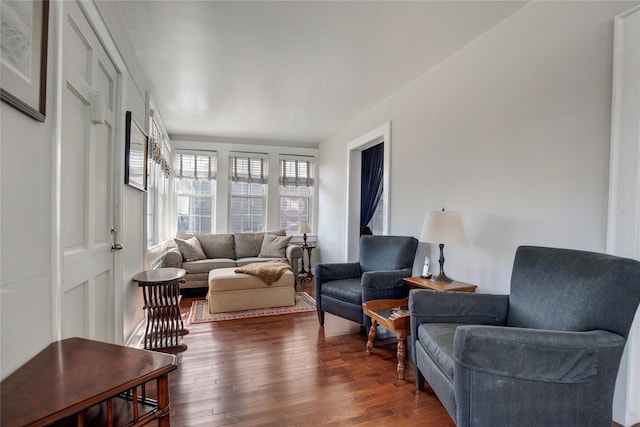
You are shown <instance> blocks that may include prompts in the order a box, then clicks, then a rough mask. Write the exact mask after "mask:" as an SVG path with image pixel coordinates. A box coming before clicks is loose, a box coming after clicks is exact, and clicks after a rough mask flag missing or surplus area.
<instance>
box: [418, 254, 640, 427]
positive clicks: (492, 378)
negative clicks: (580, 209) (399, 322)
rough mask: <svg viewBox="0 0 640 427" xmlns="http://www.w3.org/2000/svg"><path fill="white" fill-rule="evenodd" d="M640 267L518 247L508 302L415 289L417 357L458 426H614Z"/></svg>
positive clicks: (421, 376)
mask: <svg viewBox="0 0 640 427" xmlns="http://www.w3.org/2000/svg"><path fill="white" fill-rule="evenodd" d="M639 303H640V262H638V261H635V260H631V259H625V258H618V257H615V256H611V255H604V254H597V253H592V252H584V251H575V250H569V249H554V248H540V247H526V246H523V247H520V248H518V250H517V252H516V256H515V261H514V265H513V273H512V276H511V294H510V295H489V294H463V293H450V292H434V291H427V290H413V291H411V294H410V296H409V310H410V312H411V341H412V346H411V352H412V358H413V361H414V363H415V365H416V374H417V375H416V383H417V386H418V388H419V389H420V390H424V380H425V379H426V380H427V381H428V383H429V385H430V386H431V388H432V389H433V391H434V392H435V393H436V395H437V396H438V398H440V401H441V402H442V404H443V405H444V407H445V408H446V409H447V411H448V412H449V415H451V417H452V418H453V420H454V421H455V423H456V425H457V426H458V427H463V426H467V427H468V426H473V427H485V426H486V427H493V426H505V427H508V426H518V427H521V426H535V427H541V426H554V427H555V426H602V427H609V426H611V418H612V401H613V390H614V386H615V382H616V373H617V372H618V366H619V364H620V358H621V356H622V350H623V348H624V345H625V340H626V338H627V335H628V333H629V328H630V327H631V322H632V321H633V317H634V314H635V312H636V310H637V307H638V304H639Z"/></svg>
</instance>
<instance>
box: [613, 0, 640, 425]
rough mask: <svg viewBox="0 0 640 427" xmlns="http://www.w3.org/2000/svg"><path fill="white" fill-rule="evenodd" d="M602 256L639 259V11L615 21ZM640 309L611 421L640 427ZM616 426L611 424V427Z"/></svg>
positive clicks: (622, 15) (625, 350)
mask: <svg viewBox="0 0 640 427" xmlns="http://www.w3.org/2000/svg"><path fill="white" fill-rule="evenodd" d="M611 98H612V100H611V103H612V105H611V153H610V164H609V206H608V218H607V242H606V251H607V253H610V254H614V255H618V256H624V257H629V258H635V259H640V126H638V119H639V118H640V6H636V7H634V8H632V9H630V10H628V11H625V12H623V13H621V14H620V15H618V16H616V17H615V20H614V44H613V86H612V96H611ZM639 356H640V310H639V311H638V312H636V317H635V319H634V322H633V324H632V325H631V330H630V332H629V336H628V338H627V344H626V346H625V349H624V352H623V354H622V359H621V361H620V369H619V371H618V377H617V380H616V388H615V391H614V395H613V418H614V421H615V422H616V423H620V425H623V426H631V425H633V426H639V425H640V381H639V378H640V375H639V374H640V366H638V360H640V357H639ZM614 424H615V423H614Z"/></svg>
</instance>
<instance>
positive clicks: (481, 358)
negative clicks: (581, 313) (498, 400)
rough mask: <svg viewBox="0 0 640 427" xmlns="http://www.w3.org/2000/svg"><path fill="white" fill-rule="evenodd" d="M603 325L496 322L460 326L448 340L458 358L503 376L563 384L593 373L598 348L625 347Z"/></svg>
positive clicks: (463, 363)
mask: <svg viewBox="0 0 640 427" xmlns="http://www.w3.org/2000/svg"><path fill="white" fill-rule="evenodd" d="M624 343H625V340H624V338H623V337H621V336H620V335H617V334H614V333H612V332H607V331H589V332H564V331H545V330H537V329H524V328H509V327H495V326H476V325H471V326H460V327H459V328H458V329H457V330H456V335H455V338H454V344H453V354H454V359H455V362H456V363H457V364H460V365H461V366H463V367H465V368H467V369H471V370H474V371H480V372H484V373H488V374H493V375H500V376H503V377H505V376H506V377H514V378H520V379H525V380H531V381H543V382H553V383H563V384H575V383H583V382H585V381H587V380H588V379H589V378H591V377H593V376H595V375H597V370H598V361H599V352H600V351H599V350H600V349H601V348H603V347H618V346H620V347H621V348H622V347H624Z"/></svg>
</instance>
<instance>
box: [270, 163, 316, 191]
mask: <svg viewBox="0 0 640 427" xmlns="http://www.w3.org/2000/svg"><path fill="white" fill-rule="evenodd" d="M313 169H314V168H313V161H312V160H311V159H309V158H308V157H300V158H295V157H281V158H280V180H279V181H280V185H284V186H295V187H298V186H306V187H312V186H313V185H314V179H313Z"/></svg>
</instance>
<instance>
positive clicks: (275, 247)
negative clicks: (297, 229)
mask: <svg viewBox="0 0 640 427" xmlns="http://www.w3.org/2000/svg"><path fill="white" fill-rule="evenodd" d="M291 237H292V236H275V235H273V234H265V235H264V239H262V247H261V248H260V255H258V256H259V257H260V258H282V257H284V256H285V255H286V252H287V245H289V241H290V240H291Z"/></svg>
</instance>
